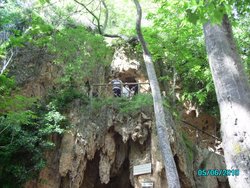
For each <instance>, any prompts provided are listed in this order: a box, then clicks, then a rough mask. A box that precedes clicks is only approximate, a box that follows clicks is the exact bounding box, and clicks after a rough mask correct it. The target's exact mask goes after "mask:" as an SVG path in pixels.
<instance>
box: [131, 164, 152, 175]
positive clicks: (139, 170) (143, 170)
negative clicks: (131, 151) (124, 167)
mask: <svg viewBox="0 0 250 188" xmlns="http://www.w3.org/2000/svg"><path fill="white" fill-rule="evenodd" d="M151 170H152V165H151V163H147V164H142V165H137V166H134V167H133V175H134V176H136V175H141V174H150V173H151Z"/></svg>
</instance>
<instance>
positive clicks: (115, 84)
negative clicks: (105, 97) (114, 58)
mask: <svg viewBox="0 0 250 188" xmlns="http://www.w3.org/2000/svg"><path fill="white" fill-rule="evenodd" d="M111 84H112V88H113V93H114V97H121V90H122V81H121V80H120V79H119V78H118V75H117V74H115V76H114V78H113V80H112V81H111Z"/></svg>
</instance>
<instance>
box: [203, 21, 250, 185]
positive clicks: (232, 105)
mask: <svg viewBox="0 0 250 188" xmlns="http://www.w3.org/2000/svg"><path fill="white" fill-rule="evenodd" d="M204 34H205V40H206V49H207V53H208V58H209V64H210V68H211V72H212V76H213V81H214V84H215V90H216V95H217V100H218V103H219V108H220V114H221V133H222V140H223V148H224V156H225V161H226V165H227V169H230V170H231V171H230V174H228V175H227V176H228V178H229V183H230V186H231V187H233V188H234V187H242V188H246V187H250V88H249V83H248V80H247V77H246V75H245V74H244V70H243V66H242V64H241V62H240V58H239V55H238V54H237V50H236V45H235V43H234V40H233V34H232V29H231V25H230V23H229V20H228V17H227V16H224V18H223V21H222V25H212V24H211V23H207V24H205V25H204ZM236 169H239V175H238V176H237V175H236V176H234V175H233V173H235V171H234V170H236Z"/></svg>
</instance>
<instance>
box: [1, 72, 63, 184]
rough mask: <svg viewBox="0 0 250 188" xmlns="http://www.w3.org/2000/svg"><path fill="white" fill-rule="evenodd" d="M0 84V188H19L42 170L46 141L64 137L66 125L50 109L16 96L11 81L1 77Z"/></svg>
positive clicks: (50, 107) (46, 146)
mask: <svg viewBox="0 0 250 188" xmlns="http://www.w3.org/2000/svg"><path fill="white" fill-rule="evenodd" d="M0 82H1V90H0V93H1V95H0V97H1V100H0V107H1V111H0V167H1V168H0V185H1V186H3V187H21V186H22V184H23V183H25V182H26V181H27V180H29V179H33V178H35V177H36V176H37V175H38V173H39V171H40V170H41V169H42V168H43V167H44V166H45V164H46V161H45V159H44V152H45V151H46V150H48V149H51V148H52V147H53V145H54V144H53V143H52V142H51V141H50V139H49V137H50V135H51V134H55V133H57V134H61V133H63V131H64V129H65V128H66V124H67V121H66V119H65V117H64V116H62V115H61V114H60V113H59V112H58V111H57V109H56V108H55V107H53V105H49V106H47V107H45V106H44V107H43V106H39V105H38V104H39V102H38V101H37V100H35V99H31V98H28V97H25V96H22V95H19V94H18V91H17V89H16V86H15V83H14V81H13V79H11V78H8V77H6V76H5V75H0ZM11 99H12V100H13V101H14V102H13V101H11Z"/></svg>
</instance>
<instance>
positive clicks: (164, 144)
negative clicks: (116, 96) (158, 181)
mask: <svg viewBox="0 0 250 188" xmlns="http://www.w3.org/2000/svg"><path fill="white" fill-rule="evenodd" d="M134 3H135V5H136V9H137V20H136V31H137V35H138V38H139V41H140V43H141V45H142V49H143V59H144V62H145V65H146V69H147V73H148V78H149V82H150V87H151V90H152V95H153V101H154V112H155V118H156V129H157V134H158V139H159V145H160V149H161V152H162V155H163V159H164V165H165V172H166V177H167V181H168V187H169V188H179V187H180V182H179V176H178V173H177V169H176V164H175V161H174V158H173V154H172V151H171V147H170V142H169V139H168V138H169V136H168V133H167V131H166V128H167V129H168V128H169V129H171V125H170V123H171V121H170V122H168V124H166V120H165V113H164V108H163V103H162V98H161V93H160V88H159V83H158V80H157V77H156V73H155V69H154V64H153V61H152V57H151V54H150V52H149V50H148V48H147V46H146V43H145V40H144V38H143V35H142V32H141V15H142V12H141V6H140V4H139V2H138V0H134ZM167 115H168V116H170V113H167ZM167 119H171V117H167Z"/></svg>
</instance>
